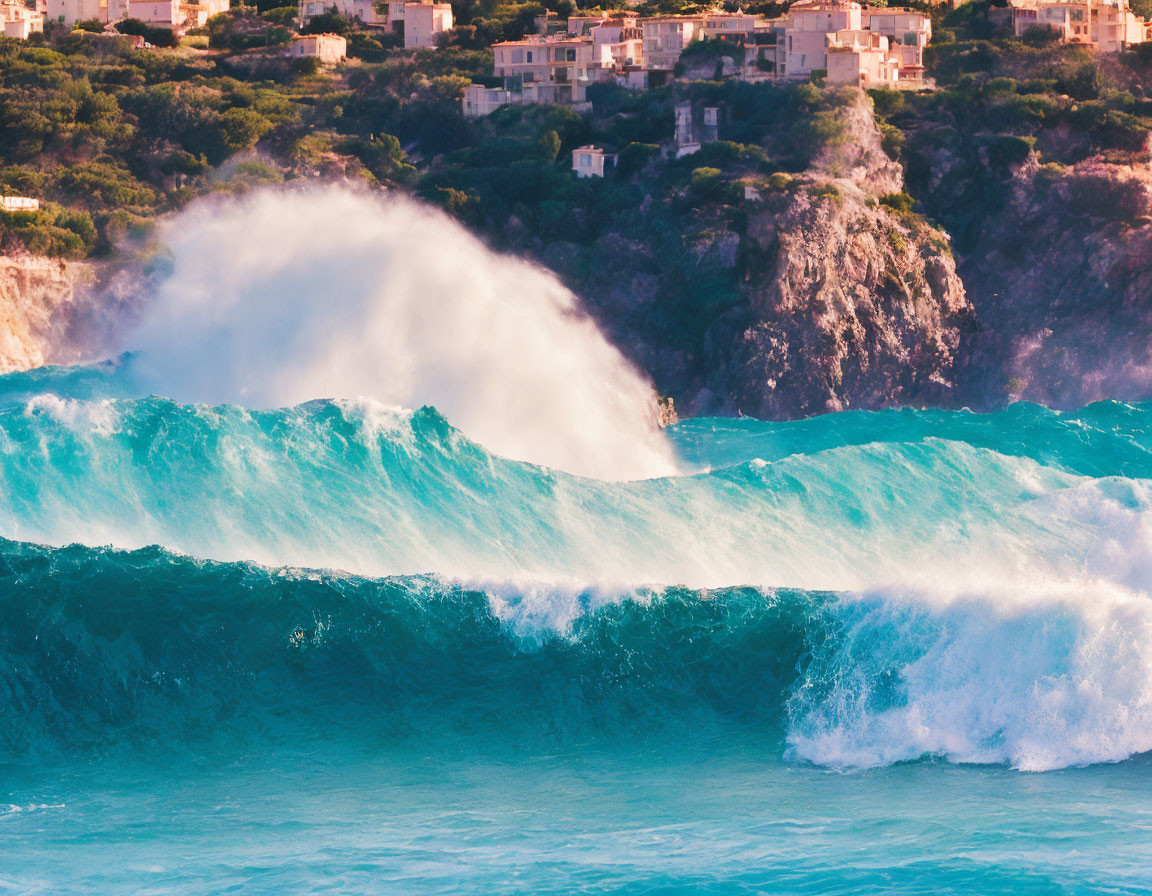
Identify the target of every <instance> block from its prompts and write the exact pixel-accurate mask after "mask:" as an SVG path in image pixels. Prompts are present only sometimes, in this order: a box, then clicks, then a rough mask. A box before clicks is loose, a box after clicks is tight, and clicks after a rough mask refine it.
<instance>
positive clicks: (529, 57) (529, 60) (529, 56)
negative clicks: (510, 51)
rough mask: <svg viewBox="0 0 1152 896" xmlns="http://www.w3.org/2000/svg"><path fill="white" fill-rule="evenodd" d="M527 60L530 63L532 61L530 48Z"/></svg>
mask: <svg viewBox="0 0 1152 896" xmlns="http://www.w3.org/2000/svg"><path fill="white" fill-rule="evenodd" d="M526 61H527V62H529V63H530V62H532V51H531V50H529V51H528V53H527V60H526Z"/></svg>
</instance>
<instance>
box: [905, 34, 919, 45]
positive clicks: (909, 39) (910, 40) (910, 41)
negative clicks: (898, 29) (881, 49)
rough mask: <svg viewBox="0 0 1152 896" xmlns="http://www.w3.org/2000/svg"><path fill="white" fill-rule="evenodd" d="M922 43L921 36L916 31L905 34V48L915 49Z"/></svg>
mask: <svg viewBox="0 0 1152 896" xmlns="http://www.w3.org/2000/svg"><path fill="white" fill-rule="evenodd" d="M919 43H920V36H919V35H918V34H917V33H916V32H915V31H905V32H904V46H906V47H914V46H916V45H917V44H919Z"/></svg>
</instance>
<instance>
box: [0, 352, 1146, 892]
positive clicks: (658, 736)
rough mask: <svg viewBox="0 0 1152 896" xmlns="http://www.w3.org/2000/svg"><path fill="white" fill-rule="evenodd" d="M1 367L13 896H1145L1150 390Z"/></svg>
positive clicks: (2, 632)
mask: <svg viewBox="0 0 1152 896" xmlns="http://www.w3.org/2000/svg"><path fill="white" fill-rule="evenodd" d="M130 368H131V364H130V362H129V363H128V364H127V365H126V366H121V365H119V364H117V365H111V364H110V365H103V366H94V367H82V368H57V369H43V370H39V371H33V372H32V373H28V374H13V375H9V376H6V377H0V536H2V540H0V892H12V893H25V892H27V893H33V892H34V893H91V894H107V893H171V892H181V893H205V894H208V893H226V892H245V893H277V894H279V893H298V892H324V893H494V894H498V893H637V894H639V893H643V894H664V893H714V894H727V893H734V894H736V893H739V894H743V893H871V892H886V893H934V894H944V893H982V894H987V893H1053V894H1055V893H1148V892H1152V870H1150V869H1152V764H1150V754H1149V751H1152V596H1150V594H1149V590H1150V589H1152V489H1150V487H1149V486H1150V484H1152V405H1148V406H1144V405H1124V404H1118V403H1107V404H1097V405H1093V406H1090V407H1088V408H1085V409H1084V410H1082V411H1080V412H1078V413H1073V414H1058V413H1055V412H1052V411H1048V410H1045V409H1043V408H1039V407H1035V406H1029V405H1016V406H1013V407H1012V408H1010V409H1008V410H1006V411H1003V412H1001V413H997V414H991V415H975V414H971V413H966V412H943V411H886V412H880V413H856V412H852V413H844V414H837V415H830V416H827V417H822V418H817V419H814V420H809V421H804V422H797V423H782V424H769V423H761V422H757V421H753V420H694V421H689V422H685V423H682V424H679V425H678V426H676V427H673V428H672V429H671V430H670V431H669V438H670V439H671V440H672V442H673V444H674V446H675V448H676V451H677V454H678V455H679V457H680V458H681V459H682V465H683V473H682V474H681V475H678V476H672V477H667V478H662V479H653V480H644V481H638V482H606V481H599V480H590V479H581V478H578V477H574V476H569V475H567V474H564V473H560V472H556V471H553V470H549V469H546V468H543V467H539V466H534V465H531V464H527V463H520V462H513V461H509V460H505V459H502V458H500V457H497V456H494V455H492V454H491V453H489V452H488V451H486V450H485V449H484V447H483V446H482V445H480V444H478V443H476V442H475V441H472V440H470V439H469V438H468V437H467V436H466V435H465V434H464V433H462V432H460V431H459V430H457V429H455V428H454V427H453V426H452V423H451V421H450V420H446V419H444V418H443V417H442V416H441V415H440V414H439V413H438V412H437V411H436V410H435V409H432V408H424V409H421V410H417V411H415V412H408V411H400V410H395V409H389V408H386V407H382V406H380V405H377V404H374V403H372V402H367V401H357V402H352V401H316V402H311V403H309V404H306V405H301V406H299V407H295V408H289V409H281V410H269V411H250V410H244V409H241V408H236V407H229V406H222V407H216V408H210V407H205V406H190V405H181V404H177V403H175V402H173V401H170V400H168V399H163V398H156V397H149V398H141V397H138V395H137V390H134V388H133V386H132V383H131V375H130Z"/></svg>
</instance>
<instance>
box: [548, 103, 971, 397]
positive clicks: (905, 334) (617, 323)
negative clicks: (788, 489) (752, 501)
mask: <svg viewBox="0 0 1152 896" xmlns="http://www.w3.org/2000/svg"><path fill="white" fill-rule="evenodd" d="M837 119H838V121H839V122H840V123H841V124H842V126H843V127H842V131H841V133H840V135H839V137H838V138H836V139H833V140H830V141H829V142H828V144H827V145H826V146H824V148H823V150H822V151H821V152H819V153H818V154H816V156H815V157H814V159H813V161H812V163H811V165H810V166H809V168H808V170H806V171H805V172H803V173H802V174H800V175H798V176H794V177H789V176H784V175H777V176H775V177H773V178H771V179H770V180H769V182H767V183H759V184H758V186H756V190H757V193H758V197H757V196H756V195H755V194H753V195H752V198H746V199H744V200H743V201H742V202H741V201H740V200H739V199H737V200H735V201H733V200H731V199H730V200H729V205H728V206H727V209H728V211H729V214H728V215H727V216H724V215H723V214H721V213H719V212H717V211H716V209H715V207H714V206H710V205H709V204H708V203H707V202H699V203H698V204H695V208H694V209H693V211H692V212H690V213H688V214H684V213H683V212H681V213H680V214H679V215H678V216H677V217H676V218H675V219H674V220H675V222H676V225H677V227H678V228H679V232H675V233H669V232H668V229H667V228H658V227H656V226H654V225H648V233H649V234H651V235H650V236H648V237H647V238H645V237H643V236H635V235H633V234H631V233H622V232H614V233H610V234H607V235H605V236H603V237H601V238H600V239H599V240H598V241H597V242H596V243H595V244H594V245H593V246H592V247H591V249H590V250H582V249H581V247H578V246H575V245H572V244H557V243H551V244H547V245H544V246H539V247H536V249H535V251H536V252H537V253H538V257H539V258H540V259H541V261H542V262H543V263H544V264H546V265H547V266H549V267H551V268H552V269H553V270H556V271H557V272H559V273H560V274H561V275H562V276H564V278H565V279H566V280H567V281H568V282H569V284H570V285H571V286H572V287H573V288H574V289H575V291H576V292H578V293H579V294H580V295H581V296H582V297H584V299H585V301H586V302H587V304H588V305H589V307H590V308H591V309H592V311H593V313H594V314H595V315H596V316H597V317H598V318H599V319H600V321H601V323H602V324H603V326H604V327H605V328H606V329H607V331H608V332H609V334H610V336H611V337H612V338H613V339H614V341H615V342H616V343H617V344H618V345H620V346H621V347H622V348H623V349H624V350H625V352H627V353H628V354H630V355H631V357H632V358H633V359H634V360H635V361H636V362H637V363H638V364H639V365H640V366H641V367H643V368H644V369H646V370H648V371H649V372H650V373H651V374H652V375H653V377H654V379H655V380H656V383H657V387H658V388H659V389H660V390H661V391H662V392H664V393H665V394H668V395H671V396H672V397H673V398H675V401H676V406H677V408H679V409H681V410H682V411H684V412H686V413H689V414H695V415H700V414H736V413H745V414H751V415H755V416H760V417H769V418H779V417H796V416H804V415H809V414H815V413H821V412H824V411H830V410H838V409H842V408H878V407H885V406H889V405H901V404H929V403H932V404H951V403H954V402H955V401H956V398H955V381H956V375H957V371H958V366H959V364H960V361H961V358H960V355H961V348H962V341H963V339H962V337H963V334H964V333H965V331H966V330H967V329H969V328H970V327H971V308H970V307H969V305H968V302H967V299H966V297H965V292H964V287H963V285H962V284H961V282H960V279H959V277H958V276H957V273H956V268H955V265H954V263H953V260H952V257H951V254H950V248H949V240H948V237H947V235H946V234H944V233H943V232H941V231H940V230H937V229H935V228H933V227H931V226H929V225H928V224H926V223H925V222H924V220H923V219H922V218H920V217H918V216H916V215H912V214H909V213H906V212H899V211H896V210H894V209H892V208H889V207H887V206H885V205H884V204H883V203H881V202H880V201H879V200H880V198H881V197H884V196H887V195H889V194H893V193H898V192H899V191H900V190H901V189H902V186H903V172H902V169H901V166H900V165H899V164H898V163H897V162H895V161H893V160H892V159H891V158H889V156H888V155H887V154H886V153H885V152H884V150H883V147H882V144H881V135H880V132H879V130H878V128H877V125H876V121H875V118H874V115H873V112H872V103H871V101H870V100H869V99H868V98H867V96H865V95H864V94H863V93H862V92H859V91H856V92H855V93H854V94H852V95H850V97H849V102H848V104H847V105H846V106H845V107H844V108H843V109H842V110H840V111H839V112H838V114H837ZM741 189H742V188H741ZM688 201H690V202H691V201H693V200H692V197H688ZM651 205H654V203H653V202H652V201H651V198H649V199H646V200H645V202H644V203H643V204H642V205H641V207H640V209H639V210H638V214H639V217H640V218H641V219H642V218H643V217H644V216H646V215H651V214H654V211H653V210H652V209H651V208H650V206H651ZM733 207H735V208H737V209H738V213H736V214H732V213H731V209H732V208H733Z"/></svg>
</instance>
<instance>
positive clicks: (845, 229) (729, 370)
mask: <svg viewBox="0 0 1152 896" xmlns="http://www.w3.org/2000/svg"><path fill="white" fill-rule="evenodd" d="M748 241H749V244H750V246H749V252H750V255H752V257H753V258H754V259H755V261H753V262H752V263H750V265H749V268H748V271H747V274H748V277H747V284H746V287H745V289H746V293H747V295H748V297H749V304H748V306H747V307H746V308H741V309H738V310H736V311H734V312H732V313H731V314H729V315H728V316H727V317H725V318H723V319H721V320H720V321H718V322H717V323H716V324H715V325H713V327H712V328H711V329H710V331H709V334H708V353H709V362H710V366H712V367H713V368H714V369H716V370H717V371H719V372H720V380H719V386H720V388H719V390H717V391H718V392H719V394H721V395H724V396H727V397H728V398H729V400H730V401H732V402H734V403H735V408H734V410H736V411H739V412H742V413H746V414H751V415H753V416H756V417H766V418H779V417H797V416H805V415H809V414H814V413H820V412H824V411H833V410H842V409H844V408H849V407H865V408H876V407H883V406H887V405H892V404H916V405H920V404H935V405H940V404H950V403H952V402H953V401H954V393H955V380H956V374H957V364H958V353H959V351H960V347H961V341H962V336H963V333H964V332H965V330H966V328H968V327H970V325H971V308H970V306H969V304H968V301H967V298H966V296H965V292H964V287H963V285H962V284H961V282H960V278H959V277H958V276H957V274H956V267H955V264H954V262H953V260H952V257H951V254H950V252H949V246H948V238H947V236H946V235H945V234H944V233H942V232H941V231H939V230H937V229H935V228H933V227H931V226H929V225H927V224H925V223H924V222H923V221H921V220H920V219H918V218H916V217H914V216H910V215H905V214H901V213H898V212H895V211H893V210H892V209H889V208H887V207H885V206H884V205H881V204H880V203H878V202H877V201H876V198H875V197H874V196H871V195H869V194H868V193H867V192H865V190H864V189H862V188H861V186H860V184H859V182H854V181H847V180H842V179H841V180H827V181H818V180H816V181H813V180H806V181H804V182H801V183H800V184H799V185H796V186H794V187H792V188H791V189H789V190H786V191H784V192H782V193H779V194H776V193H774V194H771V195H770V196H769V197H768V198H767V200H766V202H765V207H764V208H763V209H762V210H760V211H758V212H757V213H756V214H755V215H754V216H752V217H751V219H750V220H749V223H748ZM725 409H726V410H732V408H725ZM700 410H705V408H703V407H701V408H700Z"/></svg>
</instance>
